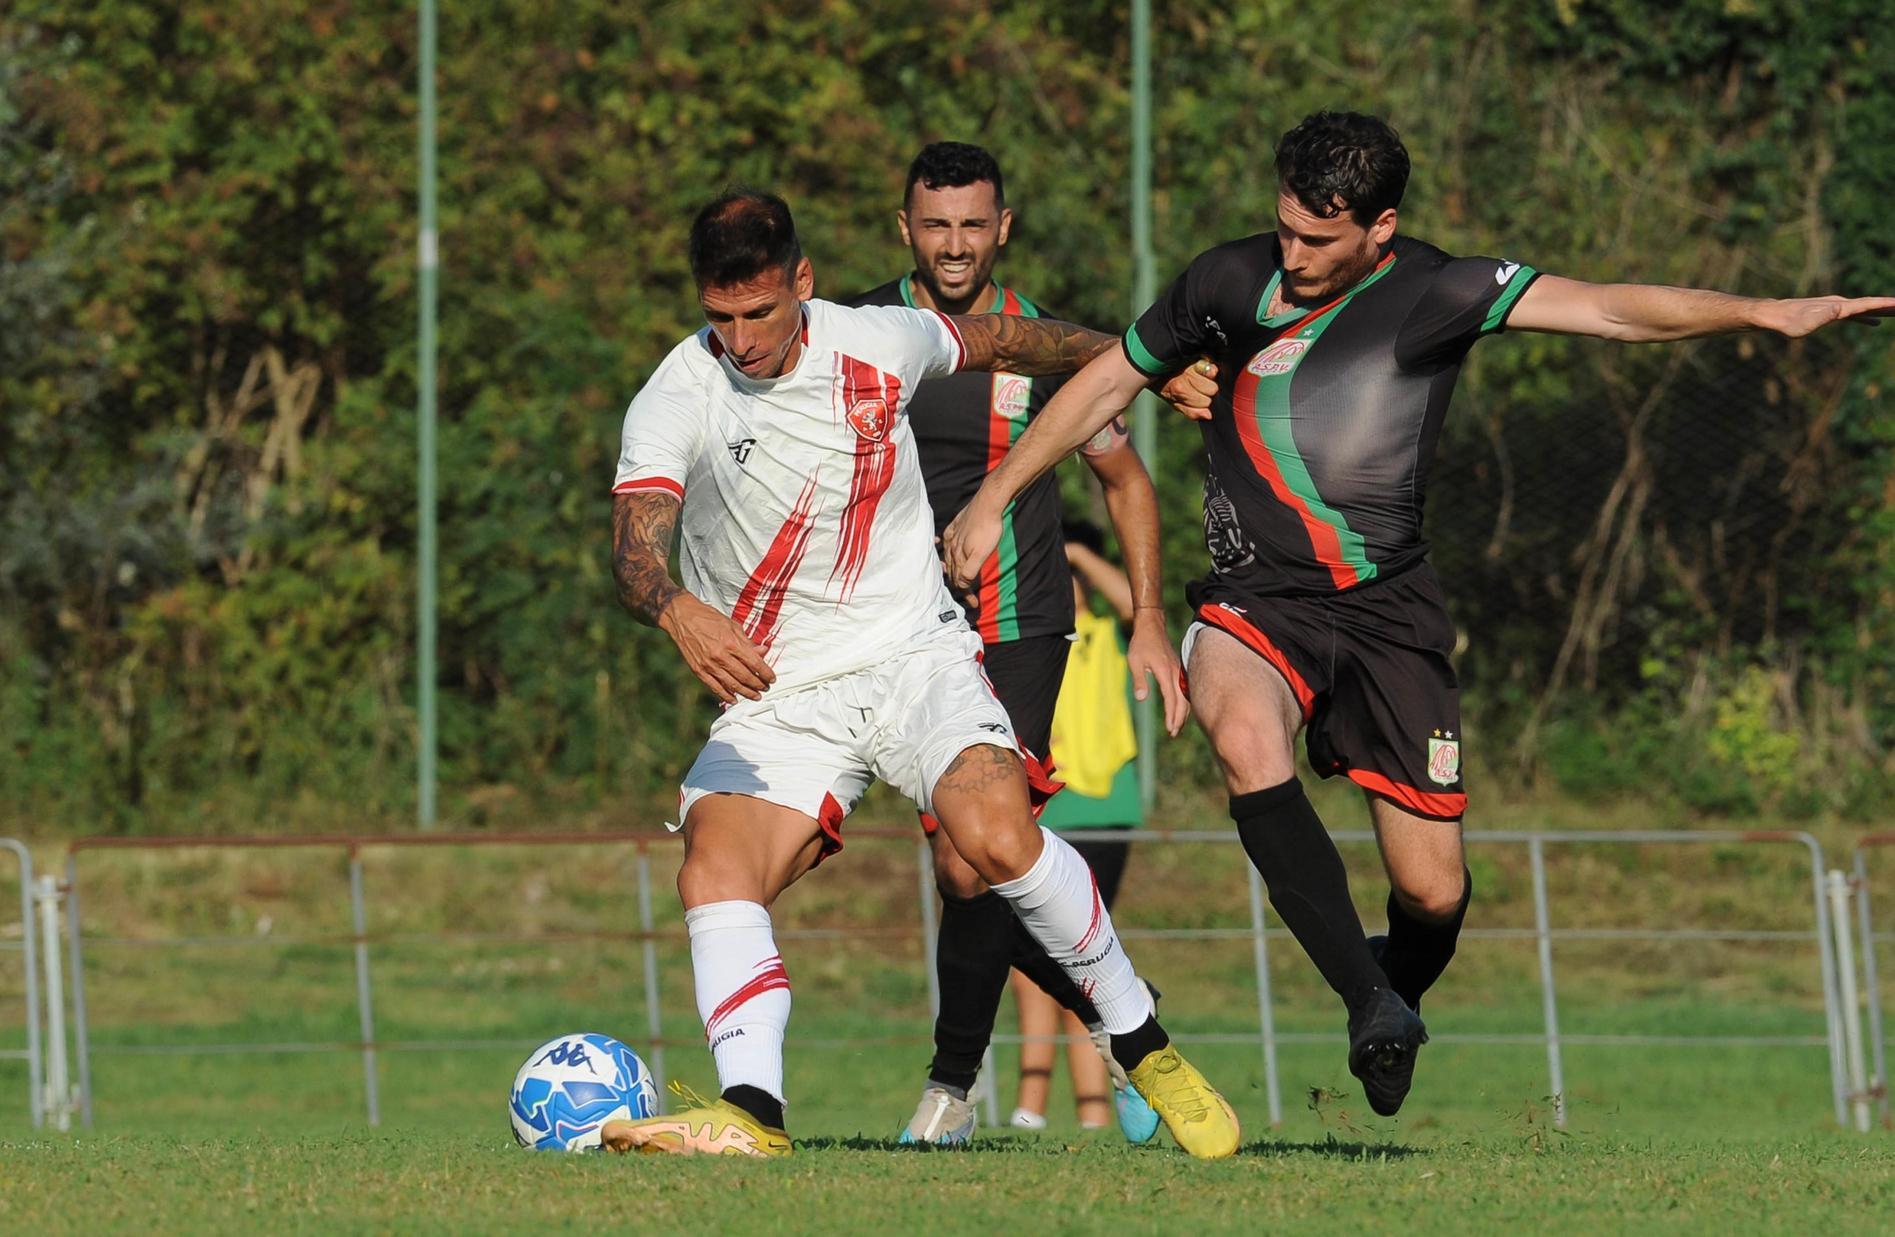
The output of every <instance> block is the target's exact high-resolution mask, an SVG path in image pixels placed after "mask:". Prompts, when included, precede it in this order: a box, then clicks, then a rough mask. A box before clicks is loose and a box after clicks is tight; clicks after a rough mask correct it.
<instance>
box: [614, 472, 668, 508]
mask: <svg viewBox="0 0 1895 1237" xmlns="http://www.w3.org/2000/svg"><path fill="white" fill-rule="evenodd" d="M644 490H663V491H664V492H665V493H667V494H669V495H671V496H672V497H673V498H675V499H677V500H678V501H679V502H683V501H684V487H683V486H681V485H679V484H678V483H677V482H676V481H673V480H672V479H671V478H670V477H639V478H637V479H636V480H632V481H621V482H619V483H618V484H617V485H615V486H613V487H612V492H613V493H614V494H637V493H640V492H642V491H644Z"/></svg>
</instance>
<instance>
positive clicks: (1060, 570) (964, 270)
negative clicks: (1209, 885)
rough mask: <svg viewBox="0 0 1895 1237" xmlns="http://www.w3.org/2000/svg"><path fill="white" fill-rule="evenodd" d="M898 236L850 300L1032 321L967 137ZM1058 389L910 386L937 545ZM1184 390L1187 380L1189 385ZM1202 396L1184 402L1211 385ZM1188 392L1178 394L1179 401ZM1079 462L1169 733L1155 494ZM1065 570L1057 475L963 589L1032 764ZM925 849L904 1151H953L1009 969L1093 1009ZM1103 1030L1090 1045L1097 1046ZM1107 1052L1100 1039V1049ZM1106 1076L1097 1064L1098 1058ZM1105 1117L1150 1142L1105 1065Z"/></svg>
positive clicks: (934, 172)
mask: <svg viewBox="0 0 1895 1237" xmlns="http://www.w3.org/2000/svg"><path fill="white" fill-rule="evenodd" d="M896 219H897V222H898V223H899V225H900V228H901V237H902V240H903V242H904V243H906V244H907V245H908V247H909V250H910V252H911V253H912V254H913V258H914V267H913V269H912V270H910V271H909V273H908V274H906V275H903V276H901V277H900V278H899V279H893V280H890V281H889V282H887V283H885V284H882V285H881V286H880V287H876V288H871V289H870V290H869V291H867V292H863V293H860V294H859V295H857V296H854V297H850V298H846V300H845V303H846V304H850V305H908V306H911V307H919V308H922V309H934V310H939V311H940V312H942V313H945V314H979V313H1000V314H1020V315H1024V316H1026V317H1031V318H1037V317H1039V316H1040V313H1041V311H1040V308H1039V306H1038V305H1036V304H1034V302H1033V301H1031V300H1029V299H1028V298H1027V297H1025V296H1023V295H1021V294H1020V293H1019V292H1017V291H1015V290H1014V289H1012V288H1008V287H1005V286H1003V285H1001V284H1000V283H998V282H996V281H995V279H994V277H993V272H994V264H995V262H996V261H997V260H998V259H999V256H1000V250H1001V249H1002V247H1004V246H1005V245H1006V243H1007V234H1008V232H1009V231H1010V230H1011V228H1012V225H1013V212H1012V211H1010V210H1008V209H1007V202H1006V188H1005V181H1004V180H1003V178H1002V176H1001V171H1000V165H999V163H998V162H997V161H996V160H995V159H994V157H993V155H992V154H990V153H989V152H988V151H986V150H984V149H982V148H981V147H979V146H972V145H969V144H967V143H965V142H935V143H932V144H930V145H928V146H925V147H923V148H922V150H921V152H920V153H919V154H917V155H916V156H915V158H914V161H913V162H912V163H911V164H910V165H909V168H908V177H907V180H906V182H905V185H904V189H903V200H902V209H901V210H900V211H899V212H897V215H896ZM1063 381H1064V380H1063V379H1062V378H1028V377H1024V376H1021V375H1015V374H991V375H990V374H983V373H972V372H970V373H962V374H954V375H950V376H949V377H945V378H932V379H929V380H928V381H926V382H924V383H922V384H921V385H920V387H919V388H917V390H916V391H915V394H914V399H913V402H912V403H910V404H909V406H908V423H909V427H910V429H911V430H912V431H913V433H914V436H915V445H916V447H917V449H918V450H919V452H920V456H921V468H922V475H923V477H924V479H925V481H926V484H927V488H928V502H929V505H931V506H932V507H933V508H934V518H935V531H936V533H937V534H938V533H939V532H940V531H941V529H943V528H945V527H946V525H947V521H948V519H949V518H950V517H952V516H953V515H954V514H955V513H956V512H958V511H959V510H960V509H961V506H962V504H963V503H965V502H966V501H967V500H968V499H969V498H970V497H972V496H973V494H974V491H975V490H977V489H978V488H979V487H980V483H981V481H982V480H983V479H984V478H985V477H986V475H987V470H988V469H990V468H992V467H993V466H994V465H995V464H997V463H999V461H1000V459H1001V457H1002V456H1003V455H1005V453H1006V450H1007V448H1008V447H1009V446H1010V445H1011V444H1012V443H1013V442H1014V441H1015V440H1016V439H1018V438H1019V436H1020V434H1021V433H1022V432H1023V431H1024V430H1025V429H1026V427H1027V424H1028V423H1029V422H1030V421H1031V419H1032V418H1033V417H1034V416H1035V415H1037V414H1038V413H1039V411H1040V410H1041V409H1042V408H1044V407H1045V406H1046V403H1047V401H1048V400H1049V399H1051V398H1052V396H1053V393H1054V392H1055V391H1057V390H1058V389H1059V386H1060V383H1061V382H1063ZM1190 381H1192V380H1191V379H1187V384H1188V383H1189V382H1190ZM1195 381H1196V382H1197V383H1199V384H1201V387H1200V394H1199V400H1198V402H1202V400H1203V399H1208V397H1209V394H1210V392H1211V391H1212V390H1213V389H1214V387H1213V384H1211V383H1210V381H1209V380H1208V379H1205V378H1203V377H1202V376H1198V377H1197V378H1196V379H1195ZM1185 397H1186V394H1185V393H1184V392H1182V391H1181V393H1180V398H1185ZM1081 452H1082V454H1083V455H1084V457H1085V460H1086V463H1087V464H1088V465H1089V466H1090V467H1091V469H1092V472H1093V475H1094V476H1096V477H1097V478H1098V479H1099V484H1100V486H1101V488H1102V489H1103V491H1104V495H1105V504H1106V510H1107V512H1108V513H1109V514H1110V515H1111V517H1112V524H1113V527H1114V529H1115V530H1116V531H1117V533H1118V539H1119V546H1120V548H1121V550H1122V551H1123V552H1124V556H1125V564H1126V570H1127V573H1128V574H1129V575H1130V577H1131V581H1132V591H1133V604H1134V606H1135V609H1136V612H1135V616H1134V621H1133V626H1132V634H1131V639H1130V643H1129V646H1128V648H1127V654H1126V656H1127V660H1128V662H1129V663H1130V665H1131V668H1132V673H1133V678H1134V681H1135V683H1136V684H1137V692H1138V696H1139V698H1140V699H1143V698H1145V695H1146V693H1147V691H1148V690H1149V688H1148V685H1147V682H1146V674H1147V673H1148V672H1149V673H1150V674H1153V675H1156V676H1157V678H1158V681H1159V683H1160V684H1161V685H1162V688H1163V690H1164V692H1165V696H1166V705H1167V707H1166V721H1167V723H1168V725H1169V728H1170V729H1171V732H1172V733H1173V734H1176V733H1177V731H1178V729H1179V727H1180V726H1182V725H1183V723H1184V719H1185V716H1186V713H1185V707H1186V706H1185V702H1184V698H1183V693H1182V692H1181V691H1179V690H1177V689H1176V686H1175V685H1176V684H1177V682H1178V673H1179V662H1178V658H1177V655H1176V653H1175V652H1174V651H1173V649H1172V647H1171V638H1170V636H1169V635H1168V634H1167V632H1166V630H1165V614H1164V607H1163V604H1162V591H1161V585H1160V574H1161V573H1160V564H1159V554H1158V499H1157V494H1156V492H1155V491H1154V490H1153V488H1152V483H1151V477H1150V476H1149V475H1148V474H1147V473H1146V471H1145V466H1144V464H1143V463H1141V462H1140V460H1139V458H1138V454H1137V452H1135V451H1133V450H1132V447H1131V442H1130V440H1129V438H1128V437H1127V435H1126V432H1125V424H1124V421H1123V420H1122V419H1120V418H1116V417H1115V418H1112V419H1110V420H1108V421H1107V422H1106V423H1105V424H1104V425H1102V426H1101V427H1100V428H1099V429H1098V430H1097V432H1096V433H1094V434H1093V435H1092V436H1091V437H1089V439H1088V440H1087V442H1086V443H1085V444H1084V446H1083V447H1082V448H1081ZM1071 581H1072V572H1071V569H1070V568H1069V567H1068V566H1067V563H1066V553H1065V543H1064V539H1063V538H1062V537H1061V535H1060V501H1059V485H1058V481H1057V479H1056V478H1055V477H1054V476H1053V475H1052V474H1051V473H1048V474H1047V475H1045V476H1043V477H1041V478H1039V479H1038V480H1037V481H1035V482H1034V483H1033V484H1031V485H1029V486H1027V487H1026V488H1025V490H1024V491H1023V492H1022V493H1021V494H1020V495H1019V496H1018V497H1017V498H1016V499H1014V500H1013V501H1012V502H1009V503H1008V504H1007V505H1006V507H1005V508H1004V510H1003V511H1002V513H1001V527H1000V537H999V544H998V546H997V548H996V551H995V553H994V554H992V555H991V556H990V557H989V558H988V560H987V561H986V562H985V563H984V564H982V566H981V569H980V572H979V576H978V579H977V580H975V581H973V582H972V588H971V591H970V592H969V593H968V594H967V601H966V609H967V619H968V622H969V623H971V624H972V625H973V626H974V629H975V630H976V631H978V632H980V634H981V638H982V640H983V641H984V643H985V644H986V657H985V661H984V665H985V668H986V671H987V677H988V679H989V680H990V681H991V682H992V683H993V688H994V694H995V695H997V696H998V697H999V698H1000V702H1001V704H1003V705H1004V706H1006V709H1007V713H1008V715H1009V716H1010V717H1011V718H1012V720H1013V724H1014V726H1015V728H1016V730H1017V731H1018V733H1019V737H1020V741H1021V742H1022V743H1024V744H1025V745H1026V747H1027V749H1028V750H1029V751H1032V752H1034V753H1036V754H1038V755H1040V756H1042V757H1044V756H1046V755H1047V752H1048V749H1049V748H1050V746H1051V737H1052V726H1053V705H1054V701H1055V700H1056V699H1057V698H1058V695H1059V685H1060V679H1061V676H1062V675H1063V673H1064V671H1065V667H1066V654H1067V650H1068V648H1069V641H1070V639H1071V637H1072V632H1073V591H1072V582H1071ZM923 823H924V827H926V828H927V831H928V837H929V840H930V844H931V845H932V848H933V853H934V869H935V881H936V884H937V886H938V887H939V889H940V891H941V899H942V911H941V927H940V935H939V940H938V943H937V947H936V952H935V968H936V971H937V973H938V975H939V977H940V986H941V1012H940V1015H939V1017H938V1018H937V1019H936V1021H935V1028H934V1039H935V1052H934V1060H933V1062H932V1064H931V1065H930V1067H929V1072H928V1083H927V1086H926V1087H925V1088H924V1089H923V1091H922V1094H921V1101H920V1103H919V1104H918V1105H917V1106H916V1109H915V1114H914V1116H913V1118H912V1119H911V1120H910V1121H909V1123H908V1126H907V1128H906V1129H905V1130H904V1131H903V1133H902V1140H903V1141H904V1142H911V1141H912V1142H929V1143H956V1142H964V1141H966V1140H967V1138H968V1137H970V1136H971V1135H972V1133H973V1130H974V1122H975V1113H974V1105H973V1103H972V1102H971V1101H970V1100H969V1098H968V1093H969V1091H970V1089H971V1088H972V1087H973V1085H974V1081H975V1078H976V1076H977V1075H978V1072H979V1070H980V1064H981V1059H982V1057H983V1056H984V1055H985V1054H986V1051H987V1046H988V1043H989V1042H990V1041H991V1039H992V1038H993V1032H994V1021H995V1018H996V1017H997V1015H998V1014H999V1010H1000V998H1001V993H1002V992H1003V991H1004V990H1005V988H1006V983H1007V973H1008V970H1009V968H1010V967H1011V966H1018V967H1019V968H1020V969H1021V970H1022V971H1023V972H1025V973H1026V974H1028V975H1029V976H1031V977H1032V978H1033V979H1034V981H1035V982H1037V983H1038V984H1039V985H1040V986H1041V987H1042V988H1044V989H1046V991H1047V992H1048V993H1050V994H1051V995H1052V996H1053V997H1054V998H1055V999H1056V1000H1058V1001H1059V1002H1060V1003H1061V1004H1062V1005H1064V1006H1065V1007H1066V1008H1068V1009H1070V1010H1072V1011H1073V1012H1074V1013H1076V1014H1077V1015H1078V1016H1079V1017H1080V1019H1081V1020H1082V1021H1084V1022H1085V1023H1087V1025H1088V1026H1090V1027H1095V1028H1096V1027H1098V1026H1099V1019H1098V1013H1097V1011H1096V1010H1094V1009H1093V1007H1092V1002H1091V1001H1089V1000H1087V999H1086V997H1084V996H1083V995H1082V994H1081V993H1080V992H1079V990H1078V988H1076V987H1075V986H1074V985H1073V983H1072V981H1071V980H1070V979H1068V978H1067V977H1066V975H1065V972H1063V971H1061V970H1060V969H1059V966H1058V965H1057V964H1056V963H1054V962H1053V960H1052V959H1051V958H1050V957H1048V956H1047V955H1046V952H1045V950H1043V949H1041V948H1040V947H1039V945H1038V943H1037V942H1035V941H1034V940H1033V938H1032V937H1031V936H1029V935H1028V934H1027V933H1026V931H1025V929H1024V928H1022V927H1021V925H1020V922H1019V920H1018V919H1017V918H1015V916H1014V914H1013V912H1012V910H1011V909H1009V907H1008V906H1007V904H1006V902H1005V901H1004V900H1002V899H1001V898H1000V897H999V896H998V895H997V894H995V893H993V892H992V891H991V890H989V889H988V888H987V886H986V885H985V884H984V883H983V882H982V881H981V879H980V877H979V875H978V874H977V873H976V872H975V871H974V869H973V868H971V867H969V866H968V864H967V862H966V861H965V860H964V859H962V858H961V857H960V855H958V854H957V853H956V852H955V850H954V848H953V847H952V846H951V845H949V844H948V843H947V839H946V838H945V836H944V835H943V834H941V833H940V831H939V830H937V829H935V828H933V822H932V821H929V820H927V818H926V817H924V818H923ZM1099 1034H1102V1031H1101V1032H1096V1033H1095V1039H1097V1036H1098V1035H1099ZM1099 1042H1103V1041H1099ZM1104 1056H1105V1057H1106V1060H1107V1063H1108V1065H1109V1066H1111V1065H1113V1064H1114V1063H1113V1062H1112V1060H1111V1053H1110V1052H1109V1051H1105V1052H1104ZM1113 1074H1114V1078H1113V1082H1114V1086H1115V1091H1116V1105H1117V1108H1118V1113H1119V1122H1120V1125H1121V1127H1122V1128H1123V1129H1124V1130H1125V1133H1126V1136H1127V1137H1129V1138H1132V1139H1133V1140H1134V1141H1139V1142H1143V1141H1144V1140H1145V1139H1147V1138H1150V1137H1151V1135H1152V1133H1153V1132H1154V1131H1155V1130H1156V1129H1157V1121H1156V1114H1155V1113H1153V1112H1151V1110H1150V1108H1149V1106H1147V1105H1146V1104H1145V1102H1144V1101H1143V1100H1142V1099H1141V1098H1140V1097H1139V1095H1138V1092H1137V1091H1135V1090H1133V1089H1132V1088H1131V1087H1129V1086H1127V1085H1126V1083H1125V1078H1124V1075H1123V1071H1120V1070H1117V1069H1116V1068H1115V1067H1114V1069H1113Z"/></svg>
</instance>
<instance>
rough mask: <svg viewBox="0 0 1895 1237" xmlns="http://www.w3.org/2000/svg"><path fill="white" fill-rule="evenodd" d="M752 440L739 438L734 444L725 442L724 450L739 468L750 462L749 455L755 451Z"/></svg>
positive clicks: (755, 441) (755, 444)
mask: <svg viewBox="0 0 1895 1237" xmlns="http://www.w3.org/2000/svg"><path fill="white" fill-rule="evenodd" d="M756 446H757V440H756V439H754V438H739V439H738V440H737V441H736V442H727V443H725V444H724V449H725V450H726V451H728V452H730V458H731V459H733V460H736V461H737V466H738V467H739V468H741V467H743V466H744V465H745V464H748V463H749V462H750V453H751V452H752V451H754V450H755V449H756Z"/></svg>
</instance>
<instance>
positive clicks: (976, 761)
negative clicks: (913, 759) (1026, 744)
mask: <svg viewBox="0 0 1895 1237" xmlns="http://www.w3.org/2000/svg"><path fill="white" fill-rule="evenodd" d="M1025 776H1026V770H1025V768H1024V767H1023V766H1022V765H1021V764H1020V758H1019V757H1018V756H1016V755H1014V754H1013V753H1012V752H1009V751H1006V750H1004V749H1003V748H999V747H995V746H993V745H992V744H990V743H980V744H976V745H975V746H973V747H970V748H967V749H966V750H964V751H963V752H962V753H961V754H960V755H958V756H956V757H955V758H954V759H953V761H952V762H951V763H950V764H949V765H948V767H947V769H946V771H945V772H943V773H942V774H941V776H940V777H939V778H937V779H936V780H935V783H934V793H935V797H936V798H939V797H940V795H941V792H942V791H944V790H945V791H950V792H952V793H955V794H964V795H983V794H985V793H987V791H988V790H989V789H990V788H992V787H993V786H994V785H995V784H996V783H998V782H1005V781H1009V780H1011V779H1013V778H1020V777H1025Z"/></svg>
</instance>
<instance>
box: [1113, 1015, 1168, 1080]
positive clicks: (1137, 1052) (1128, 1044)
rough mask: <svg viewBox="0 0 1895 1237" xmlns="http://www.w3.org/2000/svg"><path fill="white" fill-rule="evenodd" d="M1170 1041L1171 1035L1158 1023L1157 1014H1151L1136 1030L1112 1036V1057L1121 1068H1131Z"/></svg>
mask: <svg viewBox="0 0 1895 1237" xmlns="http://www.w3.org/2000/svg"><path fill="white" fill-rule="evenodd" d="M1170 1043H1171V1037H1170V1036H1169V1035H1166V1034H1165V1029H1164V1028H1163V1027H1161V1026H1159V1025H1158V1016H1157V1015H1156V1014H1153V1015H1152V1016H1151V1017H1149V1018H1147V1019H1145V1021H1144V1023H1143V1024H1142V1025H1140V1027H1139V1028H1138V1029H1137V1030H1136V1031H1129V1032H1127V1033H1126V1034H1124V1035H1114V1036H1113V1037H1112V1059H1113V1060H1115V1061H1117V1062H1118V1063H1119V1067H1120V1068H1121V1069H1128V1070H1129V1069H1132V1068H1134V1067H1136V1066H1137V1065H1138V1063H1139V1062H1140V1061H1143V1060H1144V1059H1145V1058H1146V1057H1148V1056H1150V1055H1151V1054H1152V1053H1154V1052H1162V1051H1164V1049H1165V1048H1166V1047H1167V1046H1168V1045H1169V1044H1170Z"/></svg>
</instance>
